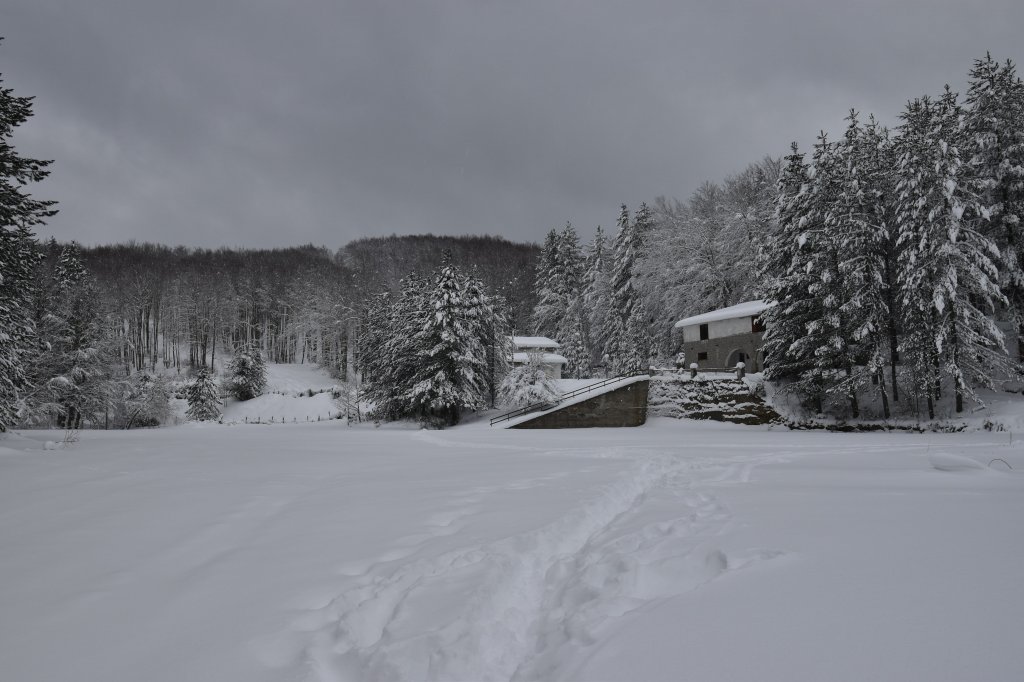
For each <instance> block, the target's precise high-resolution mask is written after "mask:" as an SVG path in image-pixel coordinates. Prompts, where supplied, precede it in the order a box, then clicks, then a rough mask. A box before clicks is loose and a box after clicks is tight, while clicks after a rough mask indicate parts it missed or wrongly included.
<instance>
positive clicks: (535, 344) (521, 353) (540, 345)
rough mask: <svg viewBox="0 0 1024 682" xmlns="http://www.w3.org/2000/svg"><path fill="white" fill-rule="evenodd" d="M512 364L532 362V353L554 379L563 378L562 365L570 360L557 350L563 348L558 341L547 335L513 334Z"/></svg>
mask: <svg viewBox="0 0 1024 682" xmlns="http://www.w3.org/2000/svg"><path fill="white" fill-rule="evenodd" d="M512 347H513V349H512V366H513V367H515V366H517V365H525V364H527V363H528V362H530V355H535V356H536V357H538V358H539V359H540V364H541V366H542V367H544V371H545V372H547V374H548V376H550V377H551V378H553V379H561V378H562V366H563V365H565V364H567V363H568V362H569V361H568V360H566V359H565V357H563V356H561V355H559V354H558V353H557V352H556V351H557V350H558V349H559V348H561V346H560V345H559V343H558V342H557V341H554V340H552V339H549V338H548V337H546V336H513V337H512Z"/></svg>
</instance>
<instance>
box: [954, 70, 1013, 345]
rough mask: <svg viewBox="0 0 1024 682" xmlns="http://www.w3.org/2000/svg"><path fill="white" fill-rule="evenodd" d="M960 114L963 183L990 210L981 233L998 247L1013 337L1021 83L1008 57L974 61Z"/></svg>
mask: <svg viewBox="0 0 1024 682" xmlns="http://www.w3.org/2000/svg"><path fill="white" fill-rule="evenodd" d="M970 79H971V80H970V86H969V88H968V91H967V97H966V103H967V105H968V110H967V112H966V117H965V120H964V140H963V152H962V154H963V160H964V169H963V171H964V176H965V178H966V184H968V185H969V187H970V189H971V191H972V192H974V193H975V194H977V195H978V198H979V200H980V201H981V203H982V204H983V205H984V206H985V207H986V208H987V209H988V211H989V220H988V222H987V224H985V225H984V232H985V234H986V235H987V236H988V237H989V238H990V239H992V240H993V241H994V242H995V243H996V245H997V246H998V247H999V251H1000V257H999V263H998V265H999V283H1000V288H1001V289H1002V291H1003V293H1004V294H1005V295H1006V296H1007V298H1008V299H1009V303H1010V310H1009V317H1010V319H1011V320H1012V321H1013V322H1014V323H1015V326H1016V328H1017V330H1018V331H1017V335H1018V337H1019V336H1020V335H1021V330H1022V329H1024V243H1022V240H1024V235H1022V233H1021V220H1022V219H1024V84H1022V83H1021V80H1020V78H1018V77H1017V73H1016V68H1015V66H1014V64H1013V62H1011V61H1007V62H1006V63H1005V64H1003V65H1000V64H998V63H997V62H995V61H994V60H993V59H992V56H991V55H988V54H986V55H985V58H984V59H979V60H977V61H975V63H974V68H973V69H971V73H970Z"/></svg>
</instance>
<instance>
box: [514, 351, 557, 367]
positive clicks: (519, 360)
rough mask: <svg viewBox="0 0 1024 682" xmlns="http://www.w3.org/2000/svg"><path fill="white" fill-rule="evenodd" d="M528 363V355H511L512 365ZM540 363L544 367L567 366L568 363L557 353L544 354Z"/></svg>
mask: <svg viewBox="0 0 1024 682" xmlns="http://www.w3.org/2000/svg"><path fill="white" fill-rule="evenodd" d="M529 361H530V354H529V353H513V354H512V362H513V363H514V364H517V365H525V364H526V363H528V362H529ZM540 361H541V363H543V364H545V365H565V364H568V362H569V361H568V360H566V359H565V358H564V357H563V356H561V355H558V354H557V353H544V354H543V355H542V356H541V359H540Z"/></svg>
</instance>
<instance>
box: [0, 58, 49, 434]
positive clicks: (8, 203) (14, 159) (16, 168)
mask: <svg viewBox="0 0 1024 682" xmlns="http://www.w3.org/2000/svg"><path fill="white" fill-rule="evenodd" d="M31 116H32V98H31V97H18V96H16V95H15V94H14V93H13V91H12V90H11V89H10V88H5V87H3V79H2V78H0V432H3V431H6V430H7V429H8V428H9V427H10V426H11V425H12V424H14V423H15V421H17V419H18V418H19V405H20V404H21V402H22V400H23V398H24V390H25V388H26V385H27V377H26V371H25V370H26V368H25V363H26V361H27V359H28V357H29V356H30V354H31V353H32V352H33V351H34V348H33V346H34V344H35V340H34V328H33V323H32V309H31V303H32V299H33V292H32V286H33V269H34V268H35V265H36V262H37V260H38V258H39V255H38V252H37V250H36V240H35V235H34V234H33V232H32V228H33V227H34V226H36V225H39V224H41V223H43V222H44V221H45V219H46V218H48V217H50V216H52V215H53V214H54V213H55V211H54V209H53V202H52V201H41V200H39V199H35V198H33V197H32V195H31V194H29V192H28V191H27V187H28V186H29V185H30V184H32V183H35V182H39V181H40V180H42V179H44V178H45V177H46V176H47V175H48V174H49V171H48V170H47V167H48V166H49V165H50V162H49V161H42V160H39V159H33V158H29V157H26V156H22V155H21V154H19V153H18V152H17V150H15V148H14V145H13V144H12V142H11V140H12V138H13V136H14V131H15V129H16V128H17V127H18V126H20V125H21V124H23V123H25V121H27V120H28V119H29V117H31Z"/></svg>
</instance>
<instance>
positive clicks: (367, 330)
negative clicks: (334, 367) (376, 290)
mask: <svg viewBox="0 0 1024 682" xmlns="http://www.w3.org/2000/svg"><path fill="white" fill-rule="evenodd" d="M427 284H428V283H427V282H426V281H424V280H423V279H421V278H420V277H417V276H416V275H415V274H410V275H409V276H407V277H406V278H405V279H403V280H402V283H401V285H402V289H401V291H400V293H399V294H398V296H396V297H393V296H392V295H391V294H390V293H387V292H384V293H382V294H380V295H378V296H376V297H374V298H372V299H371V300H370V301H369V303H368V305H367V312H366V314H365V316H364V322H363V329H362V332H361V335H360V358H361V366H362V372H363V386H362V392H363V396H362V397H363V398H365V399H366V400H368V401H369V402H371V403H372V404H373V405H374V410H373V416H374V417H376V418H379V419H385V420H393V419H401V418H403V417H406V416H409V415H410V412H411V407H410V402H409V396H408V393H409V388H410V386H411V381H412V377H413V376H414V374H415V372H416V367H417V364H418V362H419V359H418V349H417V346H416V342H415V338H416V335H417V334H418V333H419V331H420V328H421V327H422V325H423V320H424V318H425V315H426V314H427V313H426V311H427V305H428V299H427V292H426V288H427Z"/></svg>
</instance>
